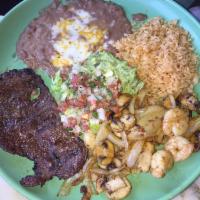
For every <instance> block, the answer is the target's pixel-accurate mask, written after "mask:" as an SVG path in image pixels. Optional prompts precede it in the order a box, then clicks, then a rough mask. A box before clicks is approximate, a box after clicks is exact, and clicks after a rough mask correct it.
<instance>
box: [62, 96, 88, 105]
mask: <svg viewBox="0 0 200 200" xmlns="http://www.w3.org/2000/svg"><path fill="white" fill-rule="evenodd" d="M66 102H67V104H69V105H70V106H73V107H77V108H84V107H85V106H86V105H87V97H86V96H85V95H82V96H80V97H79V98H78V99H69V100H67V101H66Z"/></svg>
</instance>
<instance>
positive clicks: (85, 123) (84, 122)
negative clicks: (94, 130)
mask: <svg viewBox="0 0 200 200" xmlns="http://www.w3.org/2000/svg"><path fill="white" fill-rule="evenodd" d="M81 129H82V130H83V131H88V130H89V124H88V121H87V120H85V119H81Z"/></svg>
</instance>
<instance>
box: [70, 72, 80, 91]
mask: <svg viewBox="0 0 200 200" xmlns="http://www.w3.org/2000/svg"><path fill="white" fill-rule="evenodd" d="M71 84H72V87H73V88H78V86H79V76H78V75H77V74H73V76H72V80H71Z"/></svg>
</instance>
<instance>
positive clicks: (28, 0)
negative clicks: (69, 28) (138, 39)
mask: <svg viewBox="0 0 200 200" xmlns="http://www.w3.org/2000/svg"><path fill="white" fill-rule="evenodd" d="M114 2H116V3H118V4H120V5H122V6H123V7H124V9H125V11H126V13H127V16H128V17H129V18H130V17H131V14H132V13H137V12H143V13H147V15H148V16H150V17H154V16H162V17H164V18H165V19H167V20H169V19H179V20H180V24H181V25H182V26H183V27H185V29H187V30H188V31H189V32H190V33H191V35H192V38H193V41H194V45H195V47H196V49H197V51H198V52H200V46H199V44H200V37H199V35H200V25H199V24H198V22H197V21H196V20H195V19H194V18H193V17H192V16H191V15H190V14H189V13H188V12H187V11H185V10H184V9H183V8H181V7H180V6H178V5H177V4H176V3H174V2H173V1H172V0H153V1H152V0H149V1H147V0H114ZM49 3H50V0H42V1H40V0H25V1H23V2H22V3H21V4H19V5H18V6H16V7H15V8H14V9H13V10H12V11H10V12H9V13H8V14H7V15H6V16H5V17H4V19H3V21H2V22H1V23H0V72H4V71H5V70H8V69H13V68H22V67H25V65H24V64H23V62H22V61H20V60H18V59H16V57H15V46H16V41H17V39H18V37H19V35H20V33H21V32H22V31H23V29H24V28H25V27H26V25H27V24H28V23H29V22H30V21H31V20H32V19H33V18H34V17H36V16H37V15H38V12H39V11H40V10H41V9H42V8H44V7H46V6H48V4H49ZM199 94H200V93H199ZM13 139H14V138H13ZM199 161H200V153H196V154H193V156H191V157H190V158H189V159H188V160H186V161H184V162H180V163H177V164H176V165H175V166H174V168H173V169H172V170H171V171H170V172H169V173H168V174H167V175H166V176H165V177H164V178H162V179H155V178H153V177H152V176H151V175H149V174H139V175H134V176H130V177H129V178H130V181H131V183H132V186H133V190H132V193H131V194H130V195H129V196H128V197H127V198H126V199H130V200H131V199H132V200H169V199H171V198H172V197H174V196H175V195H177V194H178V193H179V192H181V191H182V190H183V189H184V188H186V187H187V186H188V185H189V184H190V183H192V181H194V179H195V178H196V177H197V176H198V175H199V174H200V162H199ZM32 166H33V163H32V162H30V161H28V160H27V159H25V158H21V157H18V156H13V155H10V154H8V153H6V152H3V151H1V150H0V175H1V176H2V177H3V178H4V179H5V180H6V181H7V182H8V183H9V184H10V185H11V186H13V187H14V188H15V189H16V190H18V191H19V192H20V193H22V194H23V195H25V196H26V197H28V198H29V199H30V200H57V199H69V200H78V199H80V198H81V194H80V192H79V187H76V188H74V189H73V190H72V192H71V193H70V195H69V196H67V197H66V198H58V197H57V196H56V194H57V192H58V190H59V187H60V185H61V183H62V181H59V180H58V179H56V178H54V179H53V180H52V181H49V182H48V183H46V184H45V186H44V187H42V188H41V187H33V188H23V187H22V186H21V185H20V184H19V180H20V179H21V178H22V177H23V176H25V175H27V174H30V173H32ZM105 198H106V197H105V196H104V195H103V194H101V195H99V196H95V197H93V199H96V200H102V199H105Z"/></svg>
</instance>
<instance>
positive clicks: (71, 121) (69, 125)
mask: <svg viewBox="0 0 200 200" xmlns="http://www.w3.org/2000/svg"><path fill="white" fill-rule="evenodd" d="M67 121H68V122H67V124H66V125H64V126H65V127H66V128H74V127H75V126H76V125H77V119H76V118H75V117H69V118H68V120H67Z"/></svg>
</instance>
